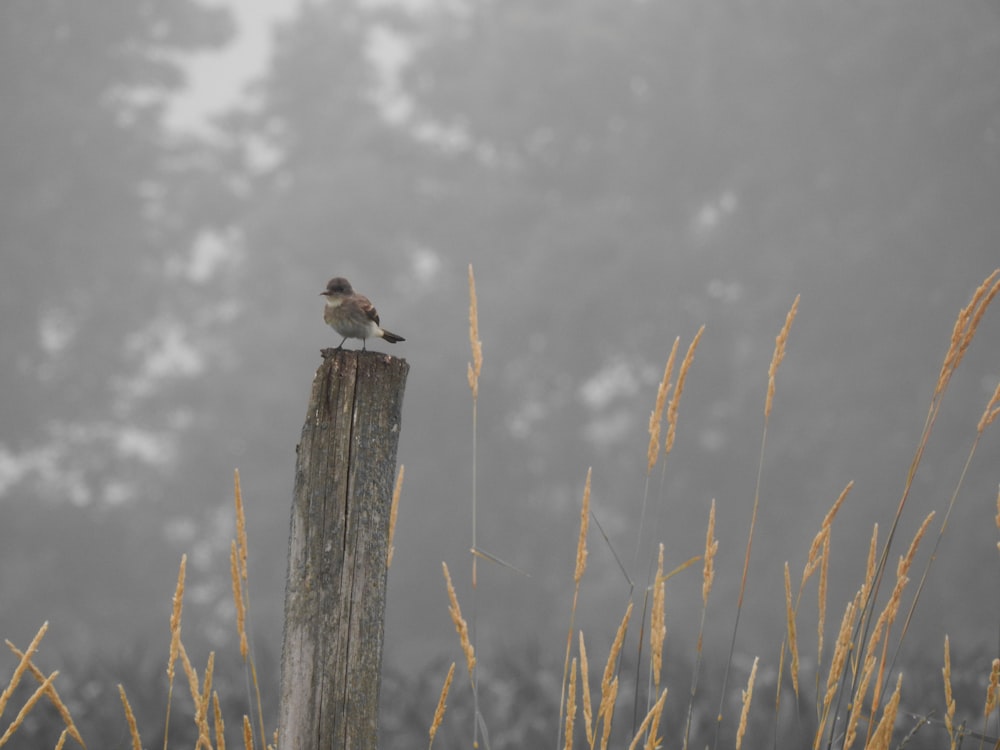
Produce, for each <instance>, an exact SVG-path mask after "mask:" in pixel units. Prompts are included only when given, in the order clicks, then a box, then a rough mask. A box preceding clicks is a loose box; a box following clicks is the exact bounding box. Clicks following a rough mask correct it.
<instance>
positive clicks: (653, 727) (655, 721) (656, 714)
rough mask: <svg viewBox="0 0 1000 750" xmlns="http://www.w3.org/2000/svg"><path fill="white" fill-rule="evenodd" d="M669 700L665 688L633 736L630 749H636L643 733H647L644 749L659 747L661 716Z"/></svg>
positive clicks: (649, 749)
mask: <svg viewBox="0 0 1000 750" xmlns="http://www.w3.org/2000/svg"><path fill="white" fill-rule="evenodd" d="M666 700H667V689H666V688H663V692H662V693H660V697H659V698H657V699H656V703H654V704H653V706H652V707H651V708H650V709H649V711H648V712H646V716H645V718H644V719H643V720H642V723H641V724H640V725H639V729H638V731H636V733H635V737H633V738H632V742H631V743H630V744H629V746H628V750H635V748H636V747H637V746H638V745H639V742H640V741H641V740H642V737H643V735H646V742H645V743H644V744H643V748H644V750H653V749H654V748H657V747H659V746H660V745H659V743H660V740H659V738H658V737H657V734H659V731H660V717H661V716H663V704H664V703H665V702H666Z"/></svg>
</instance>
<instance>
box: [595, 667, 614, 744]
mask: <svg viewBox="0 0 1000 750" xmlns="http://www.w3.org/2000/svg"><path fill="white" fill-rule="evenodd" d="M617 700H618V678H617V677H615V678H614V679H613V680H611V682H610V683H609V684H608V687H607V690H605V689H604V688H603V686H602V688H601V706H600V708H599V709H598V711H597V719H598V721H603V722H604V724H603V727H602V728H601V750H607V747H608V738H610V737H611V717H612V716H613V715H614V712H615V701H617Z"/></svg>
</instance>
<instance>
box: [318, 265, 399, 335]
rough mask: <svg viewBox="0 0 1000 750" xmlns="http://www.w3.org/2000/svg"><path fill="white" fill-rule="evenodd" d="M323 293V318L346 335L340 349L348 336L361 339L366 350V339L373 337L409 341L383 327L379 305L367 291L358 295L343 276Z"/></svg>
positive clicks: (332, 282) (335, 280)
mask: <svg viewBox="0 0 1000 750" xmlns="http://www.w3.org/2000/svg"><path fill="white" fill-rule="evenodd" d="M320 294H321V295H322V296H324V297H326V307H325V308H324V310H323V320H325V321H326V324H327V325H328V326H330V327H331V328H333V330H335V331H336V332H337V333H339V334H340V335H341V336H343V337H344V340H343V341H341V342H340V346H338V347H337V348H338V349H343V348H344V342H345V341H347V339H361V348H362V349H365V339H367V338H371V337H372V336H378V337H379V338H382V339H385V340H386V341H388V342H389V343H390V344H395V343H396V342H397V341H406V339H404V338H403V337H402V336H398V335H397V334H395V333H392V332H391V331H387V330H385V329H384V328H382V327H381V326H379V320H378V312H377V311H376V310H375V305H373V304H372V303H371V300H369V299H368V298H367V297H365V296H364V295H363V294H355V293H354V288H353V287H352V286H351V282H349V281H348V280H347V279H345V278H343V277H341V276H337V277H336V278H333V279H330V281H329V283H328V284H327V285H326V289H325V290H324V291H322V292H320Z"/></svg>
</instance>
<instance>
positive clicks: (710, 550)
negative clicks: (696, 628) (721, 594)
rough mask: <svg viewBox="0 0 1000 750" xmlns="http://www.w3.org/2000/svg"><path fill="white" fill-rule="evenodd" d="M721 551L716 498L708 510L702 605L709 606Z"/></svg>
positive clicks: (702, 575)
mask: <svg viewBox="0 0 1000 750" xmlns="http://www.w3.org/2000/svg"><path fill="white" fill-rule="evenodd" d="M718 551H719V540H718V539H716V538H715V498H714V497H713V498H712V505H711V507H710V508H709V509H708V530H707V531H706V532H705V555H704V558H703V559H704V565H703V566H702V571H701V603H702V606H703V607H707V606H708V595H709V594H710V593H711V592H712V584H713V583H714V582H715V554H716V553H717V552H718ZM698 650H699V651H700V650H701V636H700V635H699V636H698Z"/></svg>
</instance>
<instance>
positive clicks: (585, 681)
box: [580, 630, 595, 750]
mask: <svg viewBox="0 0 1000 750" xmlns="http://www.w3.org/2000/svg"><path fill="white" fill-rule="evenodd" d="M580 683H581V687H582V692H583V729H584V732H585V733H586V735H587V744H589V745H590V748H591V750H593V748H594V740H595V737H594V715H593V703H591V701H590V667H589V665H588V664H587V646H586V645H585V644H584V642H583V631H582V630H581V631H580Z"/></svg>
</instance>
